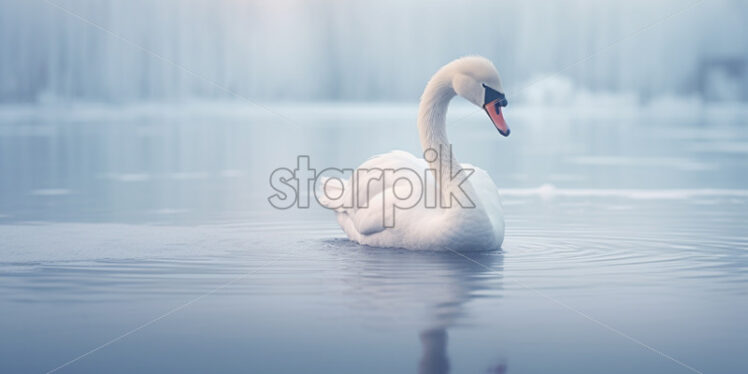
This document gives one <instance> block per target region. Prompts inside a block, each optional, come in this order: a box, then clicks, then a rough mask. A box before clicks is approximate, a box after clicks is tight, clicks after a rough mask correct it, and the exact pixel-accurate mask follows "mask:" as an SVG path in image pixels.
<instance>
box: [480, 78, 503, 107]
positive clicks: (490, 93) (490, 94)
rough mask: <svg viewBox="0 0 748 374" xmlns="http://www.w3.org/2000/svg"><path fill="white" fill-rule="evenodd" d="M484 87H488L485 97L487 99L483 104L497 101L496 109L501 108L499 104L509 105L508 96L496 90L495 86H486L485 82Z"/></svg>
mask: <svg viewBox="0 0 748 374" xmlns="http://www.w3.org/2000/svg"><path fill="white" fill-rule="evenodd" d="M483 88H485V89H486V94H485V98H484V100H485V101H484V102H483V105H486V104H488V103H490V102H493V101H496V109H499V106H507V104H508V102H507V100H506V96H504V94H503V93H501V92H499V91H496V90H494V89H493V88H491V87H488V86H486V85H485V84H483Z"/></svg>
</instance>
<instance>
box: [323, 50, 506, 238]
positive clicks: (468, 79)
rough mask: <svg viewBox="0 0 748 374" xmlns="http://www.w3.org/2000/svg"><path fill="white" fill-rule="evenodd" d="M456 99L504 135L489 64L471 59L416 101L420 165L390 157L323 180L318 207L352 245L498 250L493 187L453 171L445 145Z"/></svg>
mask: <svg viewBox="0 0 748 374" xmlns="http://www.w3.org/2000/svg"><path fill="white" fill-rule="evenodd" d="M455 95H460V96H462V97H464V98H465V99H467V100H468V101H470V102H472V103H473V104H475V105H477V106H480V107H483V108H484V109H485V110H486V112H487V113H488V115H489V117H490V118H491V121H492V122H493V123H494V125H495V126H496V129H497V130H499V132H500V133H501V134H502V135H504V136H508V135H509V128H508V127H507V125H506V122H505V121H504V118H503V116H502V114H501V107H502V106H505V105H506V99H505V98H504V94H503V89H502V86H501V80H500V78H499V74H498V72H497V71H496V68H495V67H494V66H493V64H492V63H491V62H490V61H489V60H487V59H485V58H483V57H477V56H470V57H463V58H460V59H457V60H455V61H452V62H450V63H449V64H447V65H445V66H444V67H442V68H441V69H439V71H437V72H436V74H434V76H433V77H432V78H431V80H429V82H428V84H427V85H426V89H425V90H424V92H423V95H422V96H421V103H420V106H419V111H418V131H419V135H420V139H421V147H422V148H423V150H424V158H425V160H424V159H420V158H416V157H415V156H413V155H411V154H410V153H407V152H404V151H392V152H390V153H385V154H382V155H378V156H375V157H373V158H371V159H369V160H368V161H366V162H364V163H363V164H362V165H361V166H359V168H358V169H357V170H356V172H354V174H353V176H352V177H351V178H350V179H348V180H342V179H333V178H329V179H322V189H321V192H322V193H323V194H324V195H323V196H322V197H320V198H319V201H320V203H321V204H322V205H323V206H325V207H327V208H330V209H334V210H335V211H336V215H337V219H338V223H339V224H340V226H341V227H342V228H343V230H344V231H345V233H346V234H347V235H348V237H349V238H350V239H351V240H354V241H356V242H358V243H360V244H365V245H370V246H376V247H399V248H406V249H436V250H457V251H463V250H488V249H498V248H500V247H501V243H502V242H503V240H504V214H503V209H502V206H501V200H500V197H499V192H498V189H497V187H496V185H495V184H494V182H493V180H491V177H490V176H489V175H488V173H486V172H485V171H484V170H482V169H479V168H476V167H474V166H472V165H468V164H459V163H457V160H456V159H455V158H454V156H453V155H452V152H451V147H450V146H449V142H448V140H447V133H446V115H447V106H448V105H449V102H450V100H451V99H452V98H453V97H454V96H455ZM427 169H428V170H429V171H427ZM408 170H411V171H408ZM383 176H384V178H383ZM465 178H466V179H465ZM435 186H436V188H434V187H435ZM393 204H394V205H397V208H393ZM435 206H438V207H435Z"/></svg>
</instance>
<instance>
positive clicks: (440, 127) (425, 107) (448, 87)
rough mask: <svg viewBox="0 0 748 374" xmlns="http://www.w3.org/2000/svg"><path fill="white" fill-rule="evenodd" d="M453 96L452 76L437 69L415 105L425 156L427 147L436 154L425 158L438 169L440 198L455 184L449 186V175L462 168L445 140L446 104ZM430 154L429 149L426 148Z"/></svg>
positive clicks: (446, 194)
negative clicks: (419, 102)
mask: <svg viewBox="0 0 748 374" xmlns="http://www.w3.org/2000/svg"><path fill="white" fill-rule="evenodd" d="M455 95H456V93H455V90H454V89H453V88H452V75H451V74H450V73H449V72H448V71H444V70H442V71H439V72H437V73H436V75H434V76H433V77H432V78H431V80H430V81H429V83H428V84H427V85H426V89H425V90H424V91H423V95H422V96H421V104H420V106H419V108H418V132H419V136H420V139H421V148H423V151H424V156H428V155H427V154H426V151H427V150H429V149H432V150H435V151H436V152H437V153H438V158H436V159H433V158H432V159H429V157H425V158H426V161H427V162H428V163H429V167H430V168H431V169H434V170H436V171H437V174H438V175H437V180H438V181H439V185H440V186H441V188H440V189H439V191H440V193H441V197H442V198H448V196H449V189H450V188H452V187H456V186H452V185H451V184H454V182H452V180H453V179H452V178H450V176H454V175H456V174H457V173H459V172H460V171H461V170H462V167H461V166H460V164H459V163H458V162H457V159H456V158H455V157H454V155H453V154H452V152H451V149H450V144H449V140H447V107H448V106H449V102H450V100H452V98H453V97H454V96H455ZM429 153H432V152H431V151H429ZM463 186H464V184H463Z"/></svg>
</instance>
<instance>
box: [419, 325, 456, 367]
mask: <svg viewBox="0 0 748 374" xmlns="http://www.w3.org/2000/svg"><path fill="white" fill-rule="evenodd" d="M421 345H422V346H423V356H421V362H420V363H419V364H418V373H420V374H444V373H449V358H448V357H447V330H446V329H444V328H440V329H433V330H424V331H423V332H421Z"/></svg>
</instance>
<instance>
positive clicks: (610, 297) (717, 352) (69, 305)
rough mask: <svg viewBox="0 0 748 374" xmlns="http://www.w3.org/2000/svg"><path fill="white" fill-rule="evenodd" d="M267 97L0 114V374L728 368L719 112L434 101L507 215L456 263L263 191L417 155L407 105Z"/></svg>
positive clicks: (740, 152) (732, 207) (738, 313)
mask: <svg viewBox="0 0 748 374" xmlns="http://www.w3.org/2000/svg"><path fill="white" fill-rule="evenodd" d="M663 105H664V104H663ZM271 108H272V109H273V110H274V111H276V112H278V113H282V114H283V115H284V117H285V118H279V117H277V116H275V115H274V114H271V113H266V112H263V111H262V110H260V109H256V108H255V109H252V108H247V107H246V106H243V105H239V104H231V105H228V104H211V105H197V104H196V105H194V106H175V107H159V106H153V107H147V106H141V107H134V108H129V109H121V108H116V107H114V108H110V107H106V106H93V105H90V106H83V107H61V108H49V109H44V110H37V109H35V108H24V107H19V108H3V110H2V111H0V372H3V373H26V372H29V373H33V372H48V371H51V370H54V369H59V370H58V371H57V372H59V373H82V372H112V373H113V372H121V373H133V372H165V371H179V372H252V373H292V372H304V373H332V372H343V373H416V372H418V373H446V372H451V373H550V372H553V373H581V372H590V373H632V372H633V373H694V372H702V373H745V372H748V358H747V357H746V355H745V352H746V351H745V347H746V346H748V324H746V323H745V316H746V315H748V291H747V290H748V287H747V286H748V226H747V223H748V220H747V219H748V131H747V130H746V129H748V127H747V126H748V123H747V122H748V120H746V118H748V117H746V115H745V114H746V113H745V112H744V111H742V110H737V111H736V110H735V108H732V109H730V108H726V109H725V108H719V107H698V108H692V107H685V108H683V107H677V108H675V109H673V108H669V107H666V105H665V107H640V106H632V107H626V108H595V107H582V108H571V109H570V108H560V107H559V108H530V107H524V108H522V107H518V108H511V107H510V108H508V110H507V113H506V116H507V120H508V121H509V122H510V125H511V126H512V135H511V136H510V137H509V138H506V139H505V138H503V137H500V136H499V135H498V134H497V133H496V131H495V130H494V129H493V127H492V125H491V124H490V122H488V120H487V119H485V118H484V114H483V113H482V112H480V111H478V112H477V113H476V110H475V109H471V108H456V110H455V111H453V112H452V113H451V114H450V118H451V120H450V122H451V123H450V127H449V131H450V137H451V141H452V143H453V144H454V151H455V155H456V157H457V158H458V160H460V161H462V162H469V163H472V164H475V165H478V166H480V167H482V168H484V169H486V170H487V171H488V172H489V174H491V176H492V177H493V178H494V180H495V181H496V184H497V185H498V186H499V188H500V191H501V192H502V194H503V201H504V205H505V211H506V222H507V230H506V240H505V242H504V246H503V251H500V252H488V253H479V252H474V253H465V254H463V255H458V254H455V253H439V252H412V251H406V250H397V249H381V248H370V247H363V246H359V245H356V244H355V243H352V242H350V241H348V240H347V239H345V236H344V235H343V233H342V231H341V230H340V229H339V228H338V227H337V225H336V224H335V222H334V219H333V215H332V213H331V212H329V211H326V210H324V209H322V208H319V207H316V206H313V207H312V208H310V209H289V210H282V211H278V210H274V209H272V208H271V207H270V205H269V204H268V202H267V200H266V198H267V197H268V196H269V195H271V194H273V193H274V192H273V191H272V189H271V188H270V186H269V185H268V176H269V174H270V172H271V171H272V170H273V169H274V168H277V167H289V168H293V167H294V166H295V162H296V156H297V155H302V154H304V155H309V156H310V159H311V162H312V166H313V167H316V168H318V169H320V170H321V169H323V168H325V167H341V168H342V167H355V166H357V165H358V164H359V163H361V162H362V161H364V160H365V159H366V158H368V157H369V156H371V155H374V154H377V153H382V152H386V151H389V150H392V149H405V150H408V151H411V152H414V153H417V152H418V151H419V149H418V144H419V143H418V139H417V135H416V131H415V124H414V123H415V104H413V105H393V106H391V105H384V104H381V105H353V104H350V105H326V104H325V105H322V104H320V105H302V106H294V105H277V106H272V107H271ZM611 113H612V114H611ZM663 113H665V114H663Z"/></svg>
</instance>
